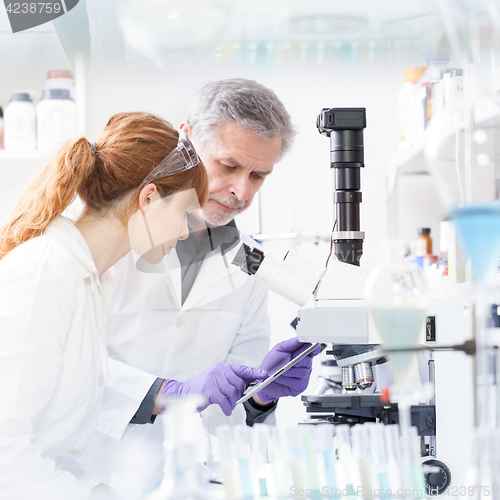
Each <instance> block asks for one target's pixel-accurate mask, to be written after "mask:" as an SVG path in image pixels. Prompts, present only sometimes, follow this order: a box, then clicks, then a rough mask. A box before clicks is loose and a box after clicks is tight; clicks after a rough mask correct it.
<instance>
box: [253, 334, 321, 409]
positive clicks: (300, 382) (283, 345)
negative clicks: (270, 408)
mask: <svg viewBox="0 0 500 500" xmlns="http://www.w3.org/2000/svg"><path fill="white" fill-rule="evenodd" d="M310 345H311V344H309V343H302V342H300V341H299V340H297V339H296V338H295V337H294V338H292V339H288V340H284V341H283V342H280V343H279V344H276V345H275V346H274V347H273V348H272V349H271V350H270V351H269V352H268V353H267V354H266V356H265V358H264V360H263V361H262V363H261V365H260V367H259V368H260V369H261V370H265V371H267V372H268V373H269V375H272V374H273V373H274V372H275V371H276V370H278V369H279V368H281V367H282V366H285V365H286V364H287V363H288V362H289V361H291V360H292V359H293V358H295V357H297V356H298V355H299V354H300V353H301V352H303V351H305V350H306V349H307V348H308V347H309V346H310ZM320 351H321V347H320V346H318V348H317V349H315V350H314V351H313V352H312V353H311V354H309V355H308V356H306V357H305V358H304V359H301V360H300V361H299V362H298V363H297V364H296V365H295V366H292V368H290V369H289V370H288V371H286V372H285V373H284V374H283V375H280V376H279V377H278V378H277V379H276V380H275V381H274V382H272V383H271V384H269V385H268V386H267V387H265V388H264V389H262V391H259V392H258V393H257V396H258V397H259V399H261V400H262V401H264V402H265V403H269V402H271V401H274V400H275V399H278V398H281V397H283V396H297V395H299V394H300V393H301V392H302V391H304V390H305V389H306V387H307V385H308V384H309V377H310V375H311V370H312V358H314V356H317V355H318V354H319V352H320Z"/></svg>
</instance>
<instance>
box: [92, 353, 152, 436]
mask: <svg viewBox="0 0 500 500" xmlns="http://www.w3.org/2000/svg"><path fill="white" fill-rule="evenodd" d="M157 379H158V378H157V377H156V375H151V374H150V373H147V372H144V371H142V370H139V369H138V368H134V367H133V366H130V365H127V364H126V363H123V362H121V361H118V360H116V359H112V358H109V361H108V376H107V377H106V383H105V386H104V397H103V401H102V405H101V412H100V413H99V420H98V422H97V426H96V429H97V430H98V431H100V432H102V433H103V434H106V435H108V436H110V437H112V438H114V439H118V440H120V439H121V438H122V437H123V436H124V434H125V433H126V431H127V429H128V426H129V425H131V424H130V422H131V420H132V419H133V417H134V415H135V414H136V413H137V410H138V409H139V407H140V406H141V404H142V402H143V400H144V398H145V397H146V396H147V394H148V393H149V391H150V389H151V388H152V387H153V385H154V384H155V382H156V381H157ZM160 385H161V384H160Z"/></svg>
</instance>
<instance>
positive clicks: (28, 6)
mask: <svg viewBox="0 0 500 500" xmlns="http://www.w3.org/2000/svg"><path fill="white" fill-rule="evenodd" d="M5 9H6V11H7V12H8V13H9V14H52V13H54V14H59V12H60V11H61V4H60V3H59V2H43V3H42V2H25V3H17V2H16V3H9V4H7V6H6V7H5Z"/></svg>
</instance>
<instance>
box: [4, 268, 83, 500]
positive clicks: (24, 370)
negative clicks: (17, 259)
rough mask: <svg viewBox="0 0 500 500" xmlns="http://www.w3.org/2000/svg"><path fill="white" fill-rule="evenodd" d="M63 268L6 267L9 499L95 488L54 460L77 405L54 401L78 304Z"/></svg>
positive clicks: (63, 495)
mask: <svg viewBox="0 0 500 500" xmlns="http://www.w3.org/2000/svg"><path fill="white" fill-rule="evenodd" d="M61 272H62V270H61V269H60V268H59V269H50V267H47V266H45V267H42V269H39V268H38V266H37V265H36V264H34V265H29V264H27V265H22V263H21V264H19V265H14V266H13V268H12V269H11V268H8V269H7V270H6V267H4V268H3V272H2V275H1V283H0V345H1V349H0V492H1V493H0V497H2V498H8V499H9V500H31V499H37V500H38V499H42V498H43V499H54V500H63V499H69V498H71V499H72V500H80V499H81V500H83V499H88V498H89V497H90V494H91V492H90V490H89V489H87V488H86V487H84V486H83V485H82V484H81V483H80V482H79V481H78V480H77V478H76V477H75V476H73V475H72V474H71V473H69V472H67V471H63V470H61V468H60V466H58V465H57V464H56V459H57V457H58V456H59V455H60V454H61V453H62V450H59V449H54V446H53V445H52V443H54V442H55V443H61V441H64V439H63V438H61V433H64V431H63V430H61V429H60V428H59V425H58V424H59V422H60V420H62V419H69V420H71V417H72V412H78V410H79V409H78V407H72V403H71V402H70V403H68V406H67V407H66V405H65V404H64V403H62V401H64V399H63V398H60V399H59V404H57V406H56V407H54V396H55V393H56V392H57V391H61V390H62V389H64V387H63V386H62V383H63V382H61V380H60V375H61V369H62V365H63V356H64V355H65V349H70V347H69V346H68V345H67V343H66V336H67V334H68V330H69V325H70V323H71V321H72V315H73V312H74V309H75V291H74V287H75V286H76V284H75V282H74V280H72V279H71V273H67V274H66V276H64V279H61V276H62V274H65V273H62V274H59V275H58V273H61ZM66 388H67V389H68V390H70V389H71V382H70V383H68V384H67V385H66ZM59 394H61V392H59ZM71 399H72V400H75V399H78V395H74V396H73V397H72V398H71ZM51 405H52V406H51ZM66 430H68V425H66ZM78 431H79V429H77V428H75V429H74V432H75V433H77V432H78ZM66 458H67V459H68V460H72V457H66Z"/></svg>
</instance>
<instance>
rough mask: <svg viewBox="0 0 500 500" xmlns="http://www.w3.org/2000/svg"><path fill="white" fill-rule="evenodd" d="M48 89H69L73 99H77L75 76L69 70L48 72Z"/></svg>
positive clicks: (46, 83) (46, 86) (46, 84)
mask: <svg viewBox="0 0 500 500" xmlns="http://www.w3.org/2000/svg"><path fill="white" fill-rule="evenodd" d="M45 88H46V89H68V90H69V95H70V97H71V99H75V87H74V82H73V75H72V74H71V71H70V70H68V69H51V70H50V71H47V80H45Z"/></svg>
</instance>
